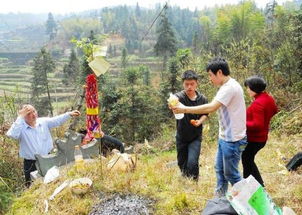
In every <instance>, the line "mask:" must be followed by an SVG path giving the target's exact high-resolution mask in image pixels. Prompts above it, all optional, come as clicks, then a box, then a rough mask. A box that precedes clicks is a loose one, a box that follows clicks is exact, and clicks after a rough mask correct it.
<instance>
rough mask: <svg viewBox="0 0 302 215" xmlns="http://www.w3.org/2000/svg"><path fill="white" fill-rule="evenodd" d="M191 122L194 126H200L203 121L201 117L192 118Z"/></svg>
mask: <svg viewBox="0 0 302 215" xmlns="http://www.w3.org/2000/svg"><path fill="white" fill-rule="evenodd" d="M190 123H191V124H192V125H193V126H194V127H199V126H200V125H201V124H202V121H201V120H200V119H196V120H194V119H191V120H190Z"/></svg>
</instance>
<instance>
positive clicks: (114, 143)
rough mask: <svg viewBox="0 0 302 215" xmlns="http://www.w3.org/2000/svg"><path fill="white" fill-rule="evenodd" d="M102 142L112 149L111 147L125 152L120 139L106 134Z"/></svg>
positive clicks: (104, 145)
mask: <svg viewBox="0 0 302 215" xmlns="http://www.w3.org/2000/svg"><path fill="white" fill-rule="evenodd" d="M102 144H103V147H105V148H108V149H110V151H111V149H118V150H119V151H120V152H121V153H124V152H125V149H124V145H123V143H122V142H121V141H120V140H119V139H117V138H114V137H111V136H109V135H104V137H103V138H102Z"/></svg>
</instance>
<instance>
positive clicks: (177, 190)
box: [8, 136, 302, 215]
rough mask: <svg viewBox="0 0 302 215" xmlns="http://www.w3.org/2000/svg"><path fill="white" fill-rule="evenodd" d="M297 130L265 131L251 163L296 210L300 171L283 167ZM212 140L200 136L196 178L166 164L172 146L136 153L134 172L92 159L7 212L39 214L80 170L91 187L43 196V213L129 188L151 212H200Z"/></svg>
mask: <svg viewBox="0 0 302 215" xmlns="http://www.w3.org/2000/svg"><path fill="white" fill-rule="evenodd" d="M301 140H302V137H301V136H294V137H282V138H279V137H278V138H277V137H273V136H272V137H271V138H270V141H269V142H268V144H267V146H266V147H265V148H264V149H263V150H262V151H260V153H259V155H258V156H257V163H258V166H259V168H260V171H261V173H262V175H263V178H264V181H265V183H266V189H267V191H268V193H269V194H270V195H271V197H272V198H273V199H274V201H275V202H276V204H278V205H279V206H288V207H291V208H293V209H294V210H295V212H296V213H297V214H301V213H302V175H301V169H300V170H299V171H298V172H294V173H288V172H287V171H286V169H285V164H286V163H287V162H288V160H285V158H286V159H290V158H291V157H292V156H293V155H294V154H295V153H297V152H298V151H302V149H301ZM215 153H216V143H210V142H207V141H205V142H204V143H203V147H202V155H201V169H200V180H199V182H198V183H196V182H194V181H191V180H188V179H185V178H182V177H181V176H180V173H179V170H178V168H177V166H175V167H170V168H168V167H167V166H166V164H167V163H169V162H171V161H174V160H175V158H176V154H175V151H172V152H163V153H159V154H156V155H155V154H149V155H140V156H139V161H138V165H137V168H136V170H135V171H134V172H129V173H124V174H121V173H116V172H111V171H108V170H106V169H105V168H104V165H105V164H104V163H102V162H101V161H99V160H97V161H95V162H94V163H90V164H86V167H85V168H84V169H83V170H82V171H81V173H79V172H77V171H76V170H75V168H74V167H69V168H66V170H64V171H65V173H62V177H61V178H60V180H59V181H57V182H55V183H53V184H49V185H44V184H42V183H41V181H37V182H35V184H34V185H33V186H32V187H31V188H30V189H28V190H26V191H25V192H24V193H23V194H22V195H21V196H20V197H18V198H16V199H15V201H14V203H13V205H12V208H11V210H10V211H9V213H8V214H14V215H18V214H22V215H26V214H42V213H43V211H44V203H43V201H44V200H45V199H47V198H48V197H49V196H50V195H51V194H52V192H53V191H54V189H55V188H56V187H57V186H59V185H60V184H61V183H62V182H63V181H64V180H66V179H73V178H77V177H82V176H86V177H89V178H91V179H92V180H93V182H94V184H93V189H92V190H91V192H90V193H88V194H86V195H85V196H83V197H79V196H75V195H73V194H72V193H71V191H70V190H69V189H65V190H63V191H62V192H61V193H60V194H58V195H57V196H56V198H55V200H53V201H49V212H48V214H60V215H64V214H88V212H89V211H90V210H91V207H92V206H93V205H94V204H96V203H98V202H99V201H100V200H99V198H98V197H99V195H100V194H101V193H102V194H101V195H106V193H107V194H108V193H116V192H119V193H126V194H127V193H135V194H138V195H141V196H145V197H147V198H151V199H153V200H154V214H158V215H169V214H182V215H184V214H200V212H201V211H202V209H203V208H204V206H205V204H206V201H207V200H208V199H211V198H212V197H213V190H214V187H215V183H216V176H215V171H214V160H215Z"/></svg>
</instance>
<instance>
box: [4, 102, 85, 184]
mask: <svg viewBox="0 0 302 215" xmlns="http://www.w3.org/2000/svg"><path fill="white" fill-rule="evenodd" d="M79 115H80V112H79V111H77V110H74V111H72V112H67V113H65V114H61V115H59V116H56V117H52V118H49V117H41V118H40V117H39V118H38V113H37V111H36V109H35V108H34V107H33V106H32V105H23V107H22V109H21V110H20V111H19V116H18V118H17V119H16V121H15V122H14V123H13V124H12V126H11V127H10V129H9V130H8V131H7V133H6V135H7V136H9V137H11V138H14V139H16V140H19V145H20V150H19V154H20V157H22V158H24V168H23V169H24V174H25V181H26V184H25V185H26V186H29V185H30V181H31V180H30V173H31V172H32V171H35V170H36V166H35V163H36V159H35V154H39V155H47V154H48V153H49V152H50V151H51V149H52V148H53V141H52V137H51V133H50V129H51V128H54V127H58V126H60V125H62V124H63V123H64V122H66V121H67V120H68V119H69V118H70V117H71V116H79Z"/></svg>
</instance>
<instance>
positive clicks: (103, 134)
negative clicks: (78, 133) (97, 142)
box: [100, 129, 105, 137]
mask: <svg viewBox="0 0 302 215" xmlns="http://www.w3.org/2000/svg"><path fill="white" fill-rule="evenodd" d="M100 136H101V137H104V136H105V133H104V132H103V131H102V130H101V129H100Z"/></svg>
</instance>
